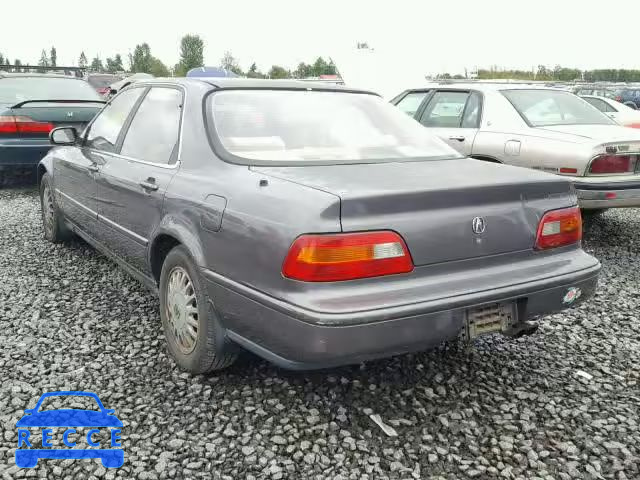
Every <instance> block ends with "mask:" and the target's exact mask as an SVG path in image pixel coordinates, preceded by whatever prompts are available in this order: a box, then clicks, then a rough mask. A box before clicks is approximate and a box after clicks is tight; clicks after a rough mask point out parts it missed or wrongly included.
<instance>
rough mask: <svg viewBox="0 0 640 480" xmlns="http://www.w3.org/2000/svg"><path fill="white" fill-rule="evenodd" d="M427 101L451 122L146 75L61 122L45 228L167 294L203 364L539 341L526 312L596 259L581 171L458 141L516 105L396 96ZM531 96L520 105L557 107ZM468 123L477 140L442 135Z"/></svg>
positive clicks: (340, 359)
mask: <svg viewBox="0 0 640 480" xmlns="http://www.w3.org/2000/svg"><path fill="white" fill-rule="evenodd" d="M513 92H516V93H520V91H519V90H513ZM418 94H419V95H420V96H421V100H420V101H419V102H417V101H415V102H414V104H419V105H418V106H417V107H416V108H415V112H414V116H415V115H418V116H420V117H421V115H422V112H424V111H428V112H429V113H428V114H426V115H427V117H428V118H431V119H436V120H437V122H436V123H437V125H438V128H440V129H442V131H438V130H437V129H436V130H431V131H430V130H429V129H425V128H423V127H422V126H421V125H420V124H419V123H417V122H415V121H414V120H412V119H411V118H408V117H407V116H406V115H404V114H403V113H402V112H400V111H399V110H398V109H396V108H395V107H393V106H392V105H390V104H389V103H387V102H385V101H384V100H383V99H381V98H380V97H379V96H377V95H375V94H373V93H370V92H367V91H361V90H352V89H348V88H343V87H339V86H330V85H324V84H323V85H314V84H310V83H308V82H294V81H274V80H250V79H231V78H226V79H222V78H210V79H197V78H185V79H170V80H162V79H157V80H140V81H138V82H136V83H134V84H133V85H130V86H129V87H128V88H126V89H124V90H122V91H121V92H120V93H119V94H118V95H116V96H115V97H113V98H112V99H110V100H109V102H108V103H107V105H106V106H105V107H104V109H103V110H102V111H100V113H98V115H97V116H96V117H95V118H94V119H93V121H91V122H90V123H89V124H88V125H87V126H86V127H85V128H82V129H79V128H77V127H76V126H62V127H59V128H56V129H54V130H53V131H51V134H50V137H51V141H52V143H53V144H54V145H56V146H57V148H54V149H52V150H51V151H50V152H49V153H48V154H47V155H46V156H45V157H44V159H43V160H42V161H41V162H40V164H39V166H38V183H39V188H40V192H41V199H42V217H43V225H44V232H45V237H46V238H47V239H49V240H50V241H52V242H59V241H62V240H64V239H65V238H68V236H69V235H71V234H77V235H79V236H81V237H82V238H84V239H85V240H86V241H87V242H89V243H90V244H92V245H94V246H95V247H96V248H97V249H99V250H100V251H102V252H103V253H105V254H106V255H108V256H109V257H111V258H113V259H114V260H115V261H116V262H118V263H119V264H120V265H122V266H123V267H124V268H125V269H126V270H127V271H128V272H129V273H131V274H132V275H133V276H135V277H136V278H138V279H139V280H141V281H142V282H143V283H144V284H146V285H147V286H148V287H149V288H150V289H152V290H153V291H156V292H157V293H158V295H159V299H160V315H161V318H162V324H163V327H164V331H165V335H166V338H167V344H168V347H169V350H170V352H171V353H172V355H173V357H174V358H175V360H176V362H177V363H178V365H180V366H181V367H182V368H184V369H186V370H188V371H190V372H193V373H201V372H206V371H209V370H212V369H217V368H222V367H224V366H227V365H229V364H230V363H232V362H233V360H234V359H235V357H236V354H237V352H238V350H239V349H240V348H244V349H247V350H250V351H253V352H254V353H256V354H258V355H260V356H263V357H265V358H267V359H269V360H271V361H273V362H275V363H276V364H278V365H281V366H284V367H287V368H318V367H326V366H330V365H341V364H347V363H354V362H360V361H362V360H366V359H370V358H377V357H383V356H388V355H393V354H400V353H406V352H411V351H418V350H424V349H425V348H428V347H429V346H432V345H435V344H437V343H439V342H441V341H443V340H446V339H451V338H455V337H457V336H462V337H464V338H467V339H473V338H475V337H476V336H478V335H481V334H485V333H492V332H498V333H502V334H504V335H508V336H519V335H523V334H530V333H533V332H534V331H535V330H536V324H535V323H533V322H531V319H532V318H535V317H537V316H540V315H543V314H547V313H551V312H556V311H559V310H562V309H565V308H568V307H571V306H574V305H577V304H578V303H580V302H582V301H584V300H586V299H587V298H589V297H590V296H591V295H592V294H593V292H594V290H595V288H596V283H597V278H598V273H599V270H600V264H599V262H598V261H597V260H596V259H595V258H593V257H592V256H590V255H588V254H587V253H585V252H584V251H583V250H582V248H581V236H582V222H581V215H580V210H579V208H578V198H577V197H576V193H575V189H574V185H573V182H572V179H571V178H565V177H564V176H562V175H550V174H548V173H545V172H542V171H535V170H533V169H523V168H518V167H515V166H509V165H502V164H500V163H499V162H491V161H478V160H477V159H473V158H468V154H467V153H468V152H466V151H464V153H461V151H459V150H457V149H455V148H451V146H450V145H448V144H447V143H452V142H455V143H453V145H456V147H458V148H459V147H460V145H465V144H466V141H467V138H466V137H467V136H468V137H469V138H470V139H471V137H472V136H473V137H480V136H483V135H484V133H483V129H484V128H485V127H486V126H487V123H488V121H487V119H488V118H490V117H488V115H489V114H491V113H492V111H499V110H500V109H501V108H502V109H506V108H507V107H508V106H509V105H510V103H508V102H507V104H505V103H503V104H500V103H499V102H498V101H497V100H496V102H495V103H494V102H493V100H492V99H490V97H491V96H493V95H494V94H495V95H499V94H500V92H499V91H497V90H495V91H492V90H486V91H479V92H478V91H475V90H471V89H463V90H462V91H458V90H455V91H454V90H449V89H447V90H443V91H440V90H439V89H437V88H435V89H423V90H421V91H420V92H415V91H411V92H408V93H407V94H406V95H403V96H402V98H401V99H399V100H398V102H397V103H399V104H400V103H401V104H402V105H401V106H402V107H406V102H403V101H402V100H403V99H404V98H405V97H406V96H407V95H411V96H412V97H416V96H417V95H418ZM567 95H571V94H567ZM571 98H575V99H577V100H578V101H580V102H582V103H584V102H583V101H582V100H579V99H578V97H574V96H573V95H571ZM512 100H513V101H514V102H516V103H517V101H516V100H518V99H512ZM522 101H524V100H522ZM536 103H538V102H536V101H533V102H531V101H529V102H528V103H526V104H525V107H524V110H523V111H524V112H525V114H526V115H530V116H531V119H538V120H539V119H543V118H545V117H544V112H545V111H546V110H545V109H546V108H550V107H545V106H543V107H538V109H537V110H535V111H538V110H539V113H537V114H536V113H535V111H534V112H530V111H529V108H530V107H531V106H533V105H535V104H536ZM585 105H586V106H587V107H588V109H590V110H592V112H591V111H589V112H588V113H591V114H597V115H601V114H600V113H599V112H598V111H597V110H596V109H594V108H592V107H591V106H589V105H588V104H586V103H585ZM511 108H513V107H511ZM405 110H406V108H405ZM578 113H581V112H580V109H579V108H578ZM507 115H508V114H505V117H504V118H503V119H502V120H499V117H495V118H496V120H492V121H491V122H498V121H501V122H503V123H502V124H503V125H504V124H505V122H506V118H507ZM535 115H538V116H535ZM516 116H517V114H516ZM512 117H513V116H512ZM491 118H494V117H491ZM518 118H521V117H519V116H518ZM604 118H605V120H606V121H607V122H610V123H612V122H611V121H610V120H609V119H608V118H607V117H604ZM491 122H489V123H491ZM428 126H430V127H434V126H435V125H428ZM489 126H490V125H489ZM609 126H612V127H614V126H613V125H609ZM456 128H461V129H467V130H464V131H462V130H458V131H456V132H455V133H456V134H457V136H458V137H464V138H455V139H450V138H448V137H449V136H452V134H451V133H449V132H445V131H444V130H445V129H456ZM529 128H534V127H533V126H531V127H529ZM433 133H436V134H437V135H434V134H433ZM442 135H444V136H445V137H447V140H446V141H444V142H443V141H441V140H440V139H439V138H438V136H442ZM510 140H512V139H511V138H508V139H507V140H506V141H507V142H508V141H510ZM520 142H521V144H522V145H521V149H522V150H523V151H527V150H529V148H530V147H529V144H528V139H527V138H525V137H522V138H521V139H520ZM566 143H570V142H566ZM573 145H578V146H579V147H576V148H575V149H576V151H581V152H582V151H584V150H586V149H587V148H593V149H596V147H595V146H594V145H595V142H591V143H589V144H588V147H586V146H584V145H582V144H581V143H580V142H577V141H576V142H573ZM469 146H470V148H473V145H472V144H471V142H470V143H469ZM503 149H504V146H503ZM509 149H510V152H515V146H513V147H509ZM471 153H473V150H471ZM523 153H524V152H523ZM567 165H569V166H571V165H573V166H574V167H575V168H576V169H577V168H578V166H579V162H578V161H575V162H574V163H571V164H569V163H568V164H567ZM580 168H581V169H582V170H584V169H585V167H584V166H580ZM574 173H575V172H574Z"/></svg>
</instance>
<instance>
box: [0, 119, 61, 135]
mask: <svg viewBox="0 0 640 480" xmlns="http://www.w3.org/2000/svg"><path fill="white" fill-rule="evenodd" d="M53 129H54V125H53V124H52V123H49V122H38V121H36V120H34V119H32V118H30V117H26V116H24V115H2V116H0V133H49V132H50V131H51V130H53Z"/></svg>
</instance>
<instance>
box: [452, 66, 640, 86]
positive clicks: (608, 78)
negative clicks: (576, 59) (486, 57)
mask: <svg viewBox="0 0 640 480" xmlns="http://www.w3.org/2000/svg"><path fill="white" fill-rule="evenodd" d="M451 78H452V77H451ZM477 78H479V79H482V80H493V79H513V80H545V81H559V82H573V81H576V80H579V81H585V82H640V70H628V69H613V68H606V69H596V70H580V69H577V68H567V67H562V66H561V65H556V66H555V67H554V68H550V67H546V66H545V65H538V68H536V69H533V70H529V71H527V70H504V69H498V68H496V67H493V68H490V69H478V77H477Z"/></svg>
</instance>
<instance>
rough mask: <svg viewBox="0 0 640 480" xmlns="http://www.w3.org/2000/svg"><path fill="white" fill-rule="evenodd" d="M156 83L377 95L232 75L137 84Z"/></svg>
mask: <svg viewBox="0 0 640 480" xmlns="http://www.w3.org/2000/svg"><path fill="white" fill-rule="evenodd" d="M154 83H164V84H166V83H176V84H179V85H189V84H193V83H200V84H202V83H206V84H209V85H211V86H213V87H216V88H247V89H269V90H292V89H300V90H323V91H336V92H357V93H369V94H373V95H377V93H375V92H372V91H369V90H363V89H360V88H351V87H349V86H346V85H337V84H326V83H319V82H307V81H300V80H292V79H283V80H280V79H278V80H274V79H263V78H231V77H219V78H216V77H169V78H150V79H140V80H138V81H136V85H140V84H149V85H152V84H154Z"/></svg>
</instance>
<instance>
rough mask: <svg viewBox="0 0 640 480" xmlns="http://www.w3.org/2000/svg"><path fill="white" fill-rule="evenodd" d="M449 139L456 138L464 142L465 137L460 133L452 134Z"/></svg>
mask: <svg viewBox="0 0 640 480" xmlns="http://www.w3.org/2000/svg"><path fill="white" fill-rule="evenodd" d="M449 140H457V141H459V142H464V140H465V138H464V137H463V136H462V135H452V136H451V137H449Z"/></svg>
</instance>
